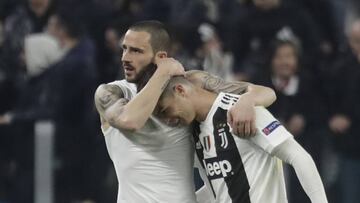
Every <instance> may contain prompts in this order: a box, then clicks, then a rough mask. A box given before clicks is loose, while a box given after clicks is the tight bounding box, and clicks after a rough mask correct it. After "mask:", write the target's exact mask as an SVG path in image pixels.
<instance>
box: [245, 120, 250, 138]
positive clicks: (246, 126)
mask: <svg viewBox="0 0 360 203" xmlns="http://www.w3.org/2000/svg"><path fill="white" fill-rule="evenodd" d="M250 132H251V121H245V123H244V135H245V137H250Z"/></svg>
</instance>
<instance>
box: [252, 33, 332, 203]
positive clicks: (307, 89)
mask: <svg viewBox="0 0 360 203" xmlns="http://www.w3.org/2000/svg"><path fill="white" fill-rule="evenodd" d="M299 44H300V43H299V40H298V39H297V38H296V36H294V35H293V34H291V33H286V32H285V31H283V32H280V33H278V35H277V39H276V40H275V41H274V42H273V44H272V45H271V49H270V57H269V59H270V60H269V62H268V67H269V70H268V71H267V72H265V73H264V72H263V73H262V75H261V76H258V78H257V79H256V80H255V81H254V82H256V83H258V84H262V85H265V86H269V87H272V88H273V89H274V90H275V92H276V95H277V98H278V99H277V102H275V103H274V104H273V105H272V106H270V107H269V109H270V111H271V112H272V113H273V114H274V116H275V117H276V118H278V119H279V120H280V121H282V123H283V124H284V126H285V127H286V128H287V129H288V130H289V131H290V132H291V133H292V134H293V135H294V138H295V139H296V140H297V141H298V142H299V143H300V144H301V145H302V146H303V147H304V148H305V149H306V150H307V151H308V152H309V153H310V154H311V155H312V157H313V159H314V161H315V163H316V165H317V167H318V168H319V167H321V166H320V163H321V162H320V160H321V153H322V147H323V146H322V143H323V137H324V135H323V129H324V126H323V125H322V123H324V121H325V117H323V116H322V115H324V113H325V112H324V110H325V107H324V104H323V103H321V98H320V97H319V96H318V93H319V88H317V87H318V86H317V85H316V83H315V81H314V78H313V76H312V75H311V74H309V73H308V72H307V71H306V69H303V67H302V63H301V59H302V58H301V47H300V45H299ZM289 169H290V168H289ZM289 174H290V175H289V179H288V181H289V182H290V184H288V185H289V189H290V191H289V200H290V202H294V203H304V202H309V200H308V198H307V197H306V194H305V193H304V192H303V190H302V189H301V186H300V184H299V182H298V180H297V178H296V174H295V173H294V172H293V170H289ZM299 191H300V192H299Z"/></svg>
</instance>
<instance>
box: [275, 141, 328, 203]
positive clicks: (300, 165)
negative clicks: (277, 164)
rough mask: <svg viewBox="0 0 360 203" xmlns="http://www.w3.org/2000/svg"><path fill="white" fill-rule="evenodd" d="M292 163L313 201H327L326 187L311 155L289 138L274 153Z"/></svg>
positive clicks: (319, 202)
mask: <svg viewBox="0 0 360 203" xmlns="http://www.w3.org/2000/svg"><path fill="white" fill-rule="evenodd" d="M273 155H275V156H276V157H278V158H280V159H281V160H283V161H284V162H286V163H288V164H290V165H292V167H293V168H294V170H295V172H296V175H297V177H298V179H299V181H300V184H301V186H302V187H303V189H304V191H305V192H306V194H307V195H308V197H309V198H310V200H311V202H313V203H327V202H328V201H327V198H326V194H325V189H324V186H323V183H322V181H321V178H320V175H319V173H318V170H317V168H316V165H315V163H314V161H313V159H312V158H311V156H310V155H309V154H308V153H307V152H306V151H305V150H304V149H303V148H302V147H301V146H300V145H299V144H298V143H297V142H296V141H295V140H294V139H288V140H287V141H285V142H284V143H282V144H281V145H280V146H278V147H277V148H276V150H275V152H274V153H273Z"/></svg>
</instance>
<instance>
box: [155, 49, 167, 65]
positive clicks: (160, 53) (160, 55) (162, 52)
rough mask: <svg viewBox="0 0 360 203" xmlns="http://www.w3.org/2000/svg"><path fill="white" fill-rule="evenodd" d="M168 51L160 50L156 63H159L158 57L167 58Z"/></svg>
mask: <svg viewBox="0 0 360 203" xmlns="http://www.w3.org/2000/svg"><path fill="white" fill-rule="evenodd" d="M167 57H168V55H167V52H166V51H158V52H156V54H155V61H154V62H155V64H157V61H158V59H163V58H167Z"/></svg>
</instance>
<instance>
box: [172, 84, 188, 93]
mask: <svg viewBox="0 0 360 203" xmlns="http://www.w3.org/2000/svg"><path fill="white" fill-rule="evenodd" d="M174 92H175V94H176V95H180V96H185V94H186V89H185V87H184V86H183V85H182V84H176V85H175V86H174Z"/></svg>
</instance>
